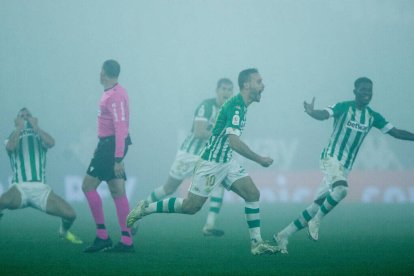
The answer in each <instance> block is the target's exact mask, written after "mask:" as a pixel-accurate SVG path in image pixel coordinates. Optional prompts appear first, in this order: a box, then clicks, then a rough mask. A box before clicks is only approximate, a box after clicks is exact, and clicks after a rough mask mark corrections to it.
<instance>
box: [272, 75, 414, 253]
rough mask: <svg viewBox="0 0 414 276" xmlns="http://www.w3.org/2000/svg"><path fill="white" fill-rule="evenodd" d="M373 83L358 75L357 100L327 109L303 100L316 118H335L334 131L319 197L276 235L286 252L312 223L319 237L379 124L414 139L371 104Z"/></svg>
mask: <svg viewBox="0 0 414 276" xmlns="http://www.w3.org/2000/svg"><path fill="white" fill-rule="evenodd" d="M372 87H373V83H372V81H371V80H370V79H368V78H365V77H362V78H358V79H357V80H356V81H355V83H354V95H355V100H353V101H345V102H339V103H337V104H335V105H333V106H330V107H328V108H325V109H323V110H316V109H314V102H315V98H313V99H312V102H311V103H307V102H306V101H305V102H304V103H303V105H304V108H305V112H306V113H307V114H309V115H310V116H311V117H312V118H314V119H316V120H320V121H321V120H326V119H328V118H330V117H333V118H334V125H333V132H332V134H331V137H330V140H329V143H328V146H327V147H326V148H325V149H324V150H323V151H322V155H321V160H320V164H321V169H322V172H323V173H324V179H323V182H322V183H321V185H320V187H319V190H318V192H317V193H316V196H315V199H314V201H313V203H312V204H311V205H309V206H308V207H307V208H306V209H305V210H304V211H303V212H302V213H301V214H300V216H299V218H297V219H296V220H294V221H293V222H291V223H290V224H289V225H288V226H287V227H285V228H284V229H283V230H282V231H280V232H279V233H278V234H277V235H275V236H274V239H275V241H276V242H277V243H278V245H279V246H280V248H281V252H282V253H288V251H287V245H288V240H289V237H290V236H291V235H292V234H293V233H295V232H297V231H299V230H301V229H303V228H305V227H306V226H308V233H309V236H310V238H311V239H313V240H315V241H316V240H318V238H319V228H320V224H321V220H322V218H323V217H324V216H325V215H327V214H328V213H329V212H330V211H332V209H333V208H334V207H335V206H337V205H338V203H339V202H341V201H342V200H343V199H344V198H345V197H346V195H347V192H348V174H349V172H350V171H351V169H352V165H353V163H354V161H355V158H356V156H357V154H358V151H359V148H360V146H361V144H362V142H363V141H364V139H365V137H366V135H367V134H368V132H369V131H370V130H371V128H372V127H375V128H377V129H379V130H381V132H382V133H387V134H389V135H391V136H392V137H394V138H397V139H401V140H411V141H413V140H414V134H413V133H410V132H408V131H405V130H400V129H397V128H395V127H394V126H393V125H392V124H390V123H389V122H388V121H387V120H386V119H384V117H383V116H381V114H379V113H377V112H375V111H374V110H372V109H371V108H370V107H369V106H368V104H369V103H370V101H371V99H372Z"/></svg>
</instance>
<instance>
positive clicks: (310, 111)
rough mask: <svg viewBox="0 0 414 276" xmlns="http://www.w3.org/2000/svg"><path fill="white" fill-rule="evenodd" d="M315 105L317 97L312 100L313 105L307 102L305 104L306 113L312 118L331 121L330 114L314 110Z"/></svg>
mask: <svg viewBox="0 0 414 276" xmlns="http://www.w3.org/2000/svg"><path fill="white" fill-rule="evenodd" d="M314 105H315V97H313V98H312V102H311V103H307V102H306V101H304V102H303V107H304V108H305V112H306V113H307V114H308V115H309V116H311V117H312V118H314V119H316V120H319V121H322V120H326V119H329V112H328V111H326V110H323V109H322V110H317V109H314Z"/></svg>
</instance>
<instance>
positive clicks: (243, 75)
mask: <svg viewBox="0 0 414 276" xmlns="http://www.w3.org/2000/svg"><path fill="white" fill-rule="evenodd" d="M256 73H259V71H258V70H257V69H256V68H249V69H246V70H243V71H241V72H240V73H239V79H238V81H239V88H240V90H242V89H243V85H244V83H245V82H247V81H249V80H250V75H252V74H256Z"/></svg>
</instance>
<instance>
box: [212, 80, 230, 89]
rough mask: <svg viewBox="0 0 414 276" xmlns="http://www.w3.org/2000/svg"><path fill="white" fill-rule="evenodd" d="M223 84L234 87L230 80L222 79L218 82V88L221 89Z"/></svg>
mask: <svg viewBox="0 0 414 276" xmlns="http://www.w3.org/2000/svg"><path fill="white" fill-rule="evenodd" d="M223 84H229V85H233V82H232V81H231V80H230V79H228V78H221V79H219V80H218V82H217V87H216V88H219V87H220V86H222V85H223Z"/></svg>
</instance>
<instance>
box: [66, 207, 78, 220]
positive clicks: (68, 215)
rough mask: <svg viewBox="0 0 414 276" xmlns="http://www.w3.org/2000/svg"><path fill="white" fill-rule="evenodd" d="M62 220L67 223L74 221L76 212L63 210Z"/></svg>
mask: <svg viewBox="0 0 414 276" xmlns="http://www.w3.org/2000/svg"><path fill="white" fill-rule="evenodd" d="M63 218H64V219H65V220H68V221H71V222H73V221H75V219H76V212H75V210H73V209H72V208H70V209H67V210H65V212H64V213H63Z"/></svg>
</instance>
